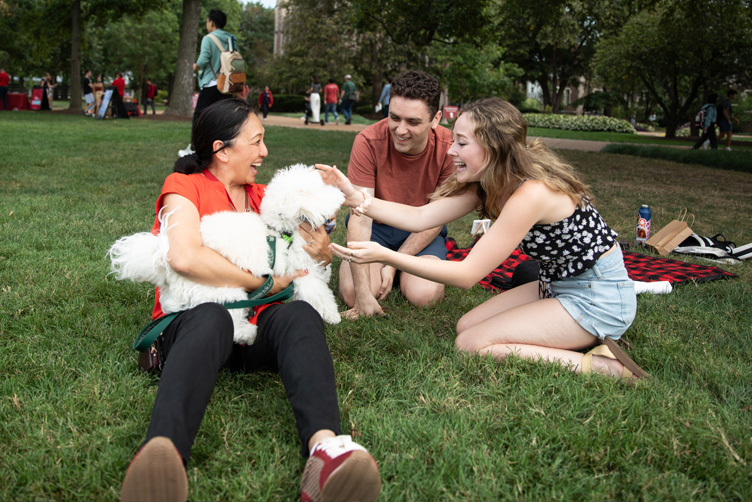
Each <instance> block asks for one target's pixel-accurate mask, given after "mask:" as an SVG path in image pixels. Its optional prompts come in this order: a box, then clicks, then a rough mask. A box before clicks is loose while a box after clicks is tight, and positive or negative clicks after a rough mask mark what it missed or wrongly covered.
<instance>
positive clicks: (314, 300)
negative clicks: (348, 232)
mask: <svg viewBox="0 0 752 502" xmlns="http://www.w3.org/2000/svg"><path fill="white" fill-rule="evenodd" d="M343 201H344V196H343V195H342V192H340V191H339V189H337V188H335V187H332V186H329V185H326V184H324V182H323V181H322V179H321V176H320V175H319V174H318V172H317V171H316V170H315V169H314V168H313V167H309V166H305V165H303V164H296V165H293V166H290V167H288V168H286V169H282V170H280V171H277V173H276V174H275V175H274V177H273V178H272V180H271V181H270V182H269V185H268V186H267V188H266V194H265V195H264V198H263V200H262V202H261V213H260V215H259V214H256V213H253V212H248V213H237V212H230V211H227V212H221V213H215V214H211V215H208V216H205V217H204V218H202V220H201V238H202V240H203V243H204V245H205V246H207V247H209V248H211V249H213V250H215V251H217V252H218V253H219V254H221V255H222V256H224V257H225V258H227V259H228V260H229V261H231V262H232V263H234V264H235V265H237V266H238V267H239V268H242V269H244V270H250V271H251V272H252V273H253V275H255V276H257V277H261V276H263V275H275V276H282V275H288V274H292V273H293V272H296V271H298V270H304V269H308V274H307V275H305V276H303V277H299V278H297V279H295V280H294V281H293V285H294V293H293V299H296V300H303V301H306V302H308V303H310V304H311V305H312V306H313V308H314V309H316V311H317V312H318V313H319V314H321V317H322V318H323V319H324V321H326V322H327V323H330V324H337V323H338V322H339V321H340V316H339V312H338V310H337V303H336V301H335V299H334V294H333V293H332V291H331V290H330V289H329V287H328V283H329V277H330V276H331V265H328V266H324V265H323V264H322V263H316V262H314V261H313V258H311V257H310V256H309V255H308V253H306V252H305V250H304V249H303V246H305V245H306V241H307V239H306V238H304V237H303V236H301V235H300V233H299V232H298V226H299V225H300V223H302V222H304V221H306V222H308V223H310V225H311V226H312V227H313V228H317V227H319V226H321V225H323V224H324V222H325V221H326V220H327V219H328V218H330V217H332V216H333V215H334V214H335V213H336V211H337V209H338V208H339V207H340V205H342V202H343ZM170 214H171V213H167V214H160V223H161V230H160V233H159V235H153V234H152V233H150V232H141V233H137V234H133V235H130V236H127V237H122V238H121V239H119V240H118V241H117V242H115V244H113V245H112V247H111V248H110V251H109V256H110V260H111V262H112V263H111V269H112V272H113V273H114V274H115V276H116V277H117V278H118V279H120V280H122V279H129V280H131V281H136V282H151V283H153V284H155V285H157V286H159V288H160V304H161V306H162V311H164V312H165V313H168V314H169V313H172V312H179V311H181V310H186V309H190V308H192V307H195V306H197V305H200V304H202V303H206V302H217V303H228V302H234V301H239V300H246V299H247V298H248V293H247V292H246V291H245V290H244V289H242V288H218V287H212V286H206V285H203V284H197V283H195V282H192V281H190V280H188V279H186V278H185V277H183V276H181V275H178V274H177V273H176V272H174V271H173V270H172V268H170V263H169V260H168V258H167V252H168V250H169V243H168V240H167V230H168V229H169V226H168V219H169V217H170ZM267 236H271V237H275V243H274V248H275V249H274V251H275V259H274V265H273V266H272V265H271V264H270V258H271V254H272V253H271V249H270V245H267ZM285 236H287V240H286V238H285ZM288 241H289V242H288ZM249 311H250V309H248V308H246V309H230V310H229V312H230V315H231V316H232V319H233V323H234V325H235V342H237V343H240V344H245V345H249V344H251V343H253V341H254V340H255V338H256V326H254V325H252V324H251V323H249V322H248V315H249Z"/></svg>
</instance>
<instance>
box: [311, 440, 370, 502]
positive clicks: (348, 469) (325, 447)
mask: <svg viewBox="0 0 752 502" xmlns="http://www.w3.org/2000/svg"><path fill="white" fill-rule="evenodd" d="M380 492H381V477H380V476H379V467H378V465H377V464H376V460H374V458H373V457H372V456H371V454H370V453H368V451H366V449H365V448H363V447H362V446H360V445H359V444H358V443H355V442H353V440H352V438H351V437H350V436H337V437H333V438H329V439H325V440H324V441H321V442H320V443H317V444H316V445H315V446H314V447H313V450H311V456H310V457H309V458H308V461H307V462H306V465H305V470H304V471H303V477H302V479H301V480H300V500H301V501H302V502H326V501H332V502H334V501H352V500H357V501H359V502H371V501H373V500H376V498H378V496H379V493H380Z"/></svg>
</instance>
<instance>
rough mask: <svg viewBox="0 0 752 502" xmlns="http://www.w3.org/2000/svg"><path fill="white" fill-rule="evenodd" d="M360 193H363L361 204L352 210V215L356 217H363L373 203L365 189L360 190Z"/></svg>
mask: <svg viewBox="0 0 752 502" xmlns="http://www.w3.org/2000/svg"><path fill="white" fill-rule="evenodd" d="M360 191H361V192H363V202H361V203H360V205H359V206H358V207H354V208H353V213H354V214H355V215H356V216H363V215H364V214H366V211H368V208H369V207H370V205H371V202H373V197H371V194H370V193H368V189H367V188H361V189H360Z"/></svg>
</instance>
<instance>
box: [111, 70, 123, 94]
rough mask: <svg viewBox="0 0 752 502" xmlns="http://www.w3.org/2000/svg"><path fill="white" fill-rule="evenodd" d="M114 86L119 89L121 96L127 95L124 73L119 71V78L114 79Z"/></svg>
mask: <svg viewBox="0 0 752 502" xmlns="http://www.w3.org/2000/svg"><path fill="white" fill-rule="evenodd" d="M112 87H114V88H115V89H117V90H118V92H119V93H120V97H121V98H122V97H124V96H125V80H123V74H122V73H119V72H118V74H117V78H116V79H115V80H113V81H112Z"/></svg>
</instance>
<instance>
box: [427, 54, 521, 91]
mask: <svg viewBox="0 0 752 502" xmlns="http://www.w3.org/2000/svg"><path fill="white" fill-rule="evenodd" d="M503 52H504V51H503V49H502V48H501V47H498V46H494V45H487V46H485V47H476V46H474V45H472V44H468V43H459V44H452V45H445V44H434V45H433V47H432V51H431V52H430V54H431V59H432V60H433V61H435V62H436V64H434V65H433V70H432V71H433V73H434V74H435V75H437V76H438V77H439V78H440V80H441V81H442V82H445V83H446V84H447V85H448V87H449V95H450V96H451V97H452V101H453V102H461V103H464V102H466V101H470V100H472V99H477V98H480V97H483V96H500V97H503V98H505V99H507V100H510V101H512V102H515V103H517V104H519V103H521V101H522V100H524V96H522V95H521V92H519V91H518V87H517V86H516V85H515V83H514V82H515V80H516V79H518V78H519V77H521V76H522V70H521V69H520V68H519V67H518V66H517V65H515V64H512V63H505V62H504V61H503V59H502V55H503Z"/></svg>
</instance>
